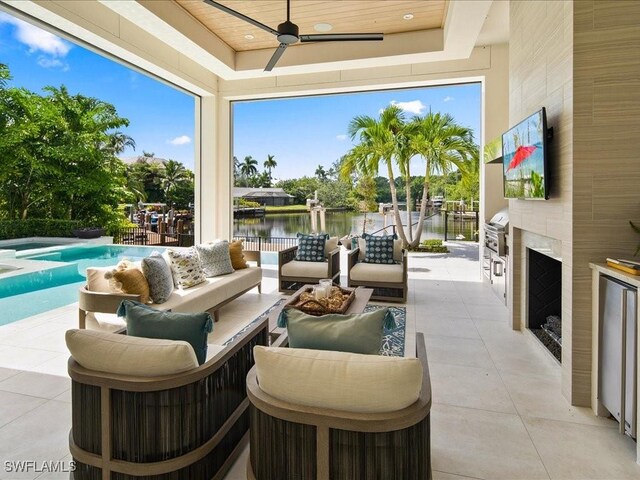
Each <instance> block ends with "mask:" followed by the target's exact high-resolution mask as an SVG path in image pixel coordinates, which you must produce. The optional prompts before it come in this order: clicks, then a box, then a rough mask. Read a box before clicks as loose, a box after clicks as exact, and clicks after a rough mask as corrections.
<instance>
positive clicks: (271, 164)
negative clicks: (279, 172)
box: [264, 155, 278, 183]
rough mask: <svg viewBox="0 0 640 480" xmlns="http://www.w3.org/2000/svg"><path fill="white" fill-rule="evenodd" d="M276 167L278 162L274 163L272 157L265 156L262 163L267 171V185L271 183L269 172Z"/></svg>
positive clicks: (273, 157) (274, 160)
mask: <svg viewBox="0 0 640 480" xmlns="http://www.w3.org/2000/svg"><path fill="white" fill-rule="evenodd" d="M277 166H278V162H276V159H275V156H274V155H267V159H266V160H265V161H264V169H265V170H266V171H267V175H268V176H269V183H271V170H273V169H274V168H276V167H277Z"/></svg>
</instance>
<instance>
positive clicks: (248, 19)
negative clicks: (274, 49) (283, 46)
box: [203, 0, 278, 36]
mask: <svg viewBox="0 0 640 480" xmlns="http://www.w3.org/2000/svg"><path fill="white" fill-rule="evenodd" d="M203 1H204V3H206V4H207V5H211V6H212V7H215V8H217V9H218V10H222V11H223V12H225V13H228V14H229V15H233V16H234V17H236V18H239V19H240V20H244V21H245V22H248V23H250V24H251V25H253V26H255V27H258V28H261V29H262V30H266V31H267V32H269V33H271V34H273V35H276V36H277V35H278V31H277V30H274V29H273V28H271V27H270V26H268V25H265V24H264V23H260V22H259V21H257V20H254V19H253V18H251V17H247V16H246V15H243V14H242V13H240V12H236V11H235V10H233V9H232V8H229V7H225V6H224V5H222V4H221V3H218V2H214V1H213V0H203Z"/></svg>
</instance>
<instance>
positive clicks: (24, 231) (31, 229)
mask: <svg viewBox="0 0 640 480" xmlns="http://www.w3.org/2000/svg"><path fill="white" fill-rule="evenodd" d="M85 226H86V225H83V224H82V222H80V221H76V220H52V219H46V218H28V219H26V220H0V240H7V239H12V238H24V237H73V230H75V229H77V228H82V227H85Z"/></svg>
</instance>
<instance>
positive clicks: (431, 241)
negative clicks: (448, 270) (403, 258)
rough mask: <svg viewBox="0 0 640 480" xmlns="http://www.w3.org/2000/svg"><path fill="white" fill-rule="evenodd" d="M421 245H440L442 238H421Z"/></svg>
mask: <svg viewBox="0 0 640 480" xmlns="http://www.w3.org/2000/svg"><path fill="white" fill-rule="evenodd" d="M422 245H424V246H425V247H441V246H442V240H440V239H439V238H432V239H429V240H423V241H422Z"/></svg>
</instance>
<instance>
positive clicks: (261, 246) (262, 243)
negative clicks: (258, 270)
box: [233, 235, 298, 252]
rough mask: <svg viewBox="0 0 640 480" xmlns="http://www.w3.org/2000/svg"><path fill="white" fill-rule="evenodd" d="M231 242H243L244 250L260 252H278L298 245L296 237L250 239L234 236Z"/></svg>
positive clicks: (248, 237) (250, 237)
mask: <svg viewBox="0 0 640 480" xmlns="http://www.w3.org/2000/svg"><path fill="white" fill-rule="evenodd" d="M233 240H244V246H243V248H244V249H245V250H257V251H260V252H279V251H280V250H285V249H287V248H290V247H295V246H296V245H298V239H297V238H296V237H252V236H249V235H234V236H233Z"/></svg>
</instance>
